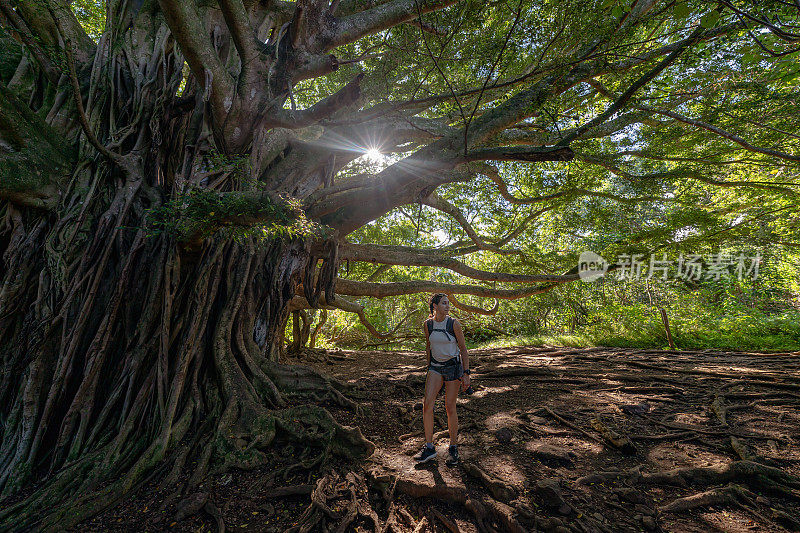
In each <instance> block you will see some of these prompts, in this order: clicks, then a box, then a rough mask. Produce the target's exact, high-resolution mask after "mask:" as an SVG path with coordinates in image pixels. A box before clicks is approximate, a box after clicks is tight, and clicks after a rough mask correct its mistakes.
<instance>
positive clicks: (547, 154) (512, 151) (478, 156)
mask: <svg viewBox="0 0 800 533" xmlns="http://www.w3.org/2000/svg"><path fill="white" fill-rule="evenodd" d="M574 156H575V154H573V153H572V149H570V148H569V147H568V146H566V147H565V146H558V147H555V146H553V147H551V146H547V147H542V148H536V147H532V146H498V147H496V148H483V149H480V150H473V151H471V152H468V153H467V155H466V156H464V159H465V160H466V161H529V162H540V161H571V160H572V158H573V157H574Z"/></svg>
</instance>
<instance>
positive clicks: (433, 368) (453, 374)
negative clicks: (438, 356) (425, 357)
mask: <svg viewBox="0 0 800 533" xmlns="http://www.w3.org/2000/svg"><path fill="white" fill-rule="evenodd" d="M428 370H429V371H430V372H435V373H436V374H439V375H440V376H442V377H443V378H444V380H445V381H455V380H457V379H461V376H463V375H464V367H463V366H462V365H461V359H459V358H458V357H453V358H451V359H448V360H447V361H445V362H444V363H440V362H439V361H437V360H435V359H433V358H431V364H430V365H429V366H428Z"/></svg>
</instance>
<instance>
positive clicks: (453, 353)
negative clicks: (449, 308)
mask: <svg viewBox="0 0 800 533" xmlns="http://www.w3.org/2000/svg"><path fill="white" fill-rule="evenodd" d="M431 320H432V321H433V329H434V330H437V329H441V330H444V331H431V334H430V335H429V336H428V340H429V341H430V343H431V357H433V359H434V360H436V361H439V362H440V363H444V362H445V361H447V360H449V359H452V358H453V357H458V355H459V349H458V343H457V342H456V338H455V335H452V334H450V333H445V332H446V331H447V317H445V319H444V320H442V321H441V322H436V321H435V320H433V319H431ZM425 327H427V325H426V326H425ZM448 336H449V337H450V338H449V339H448Z"/></svg>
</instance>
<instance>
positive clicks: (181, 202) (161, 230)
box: [147, 188, 328, 241]
mask: <svg viewBox="0 0 800 533" xmlns="http://www.w3.org/2000/svg"><path fill="white" fill-rule="evenodd" d="M242 219H245V220H246V219H259V220H263V221H264V222H263V223H260V224H256V225H238V224H233V222H235V221H237V220H242ZM147 220H148V222H149V225H148V228H149V230H150V235H151V236H155V235H160V234H170V235H173V236H175V237H177V238H187V237H189V236H194V237H196V238H204V237H208V236H210V235H211V234H213V233H214V232H216V231H225V232H227V234H228V235H229V236H230V237H233V238H235V239H238V240H242V241H243V240H245V239H249V238H256V239H258V240H269V241H271V240H275V239H282V240H291V239H295V238H308V237H312V238H320V239H325V238H327V237H328V229H327V228H325V227H323V226H321V225H319V224H317V223H315V222H313V221H310V220H309V219H308V218H306V216H305V213H304V212H303V210H302V208H301V206H300V204H299V202H298V201H297V200H296V199H292V198H288V197H281V198H280V199H279V200H278V201H274V200H270V197H269V196H267V195H266V194H264V195H260V196H259V197H258V202H254V201H253V196H252V195H246V194H232V193H226V194H220V193H217V192H215V191H209V190H207V189H197V188H195V189H191V190H190V191H189V192H188V193H185V194H181V195H178V196H176V197H174V198H173V199H171V200H169V201H168V202H166V203H165V204H164V205H162V206H160V207H157V208H154V209H151V210H150V211H149V213H148V216H147Z"/></svg>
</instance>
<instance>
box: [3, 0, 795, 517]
mask: <svg viewBox="0 0 800 533" xmlns="http://www.w3.org/2000/svg"><path fill="white" fill-rule="evenodd" d="M751 7H752V6H749V4H748V5H744V3H743V5H742V6H737V5H734V4H733V3H730V4H729V3H727V2H725V1H723V2H720V3H713V4H707V3H704V2H694V1H690V2H688V3H685V2H679V3H677V4H676V3H674V2H660V1H656V0H636V1H634V2H633V3H632V4H628V3H624V2H614V1H611V2H609V1H605V2H602V1H599V0H598V1H595V0H570V1H566V2H545V3H540V2H530V1H528V0H519V1H516V0H510V1H508V2H490V3H488V4H484V3H481V2H472V1H456V0H388V1H382V0H341V1H340V0H333V2H332V3H328V2H327V1H320V0H297V1H296V2H292V1H286V0H190V1H183V0H180V1H179V0H158V1H156V0H108V1H106V2H88V1H84V2H72V1H69V0H0V50H1V51H2V54H1V55H0V254H2V261H0V265H1V266H0V498H2V500H0V501H2V502H3V504H2V505H0V528H2V529H6V528H25V527H34V526H40V527H51V528H52V527H56V526H58V527H65V526H68V525H72V524H76V523H78V522H79V521H80V520H82V519H84V518H86V517H87V516H90V515H92V514H93V513H96V512H97V511H98V510H100V509H101V508H103V506H106V505H109V504H110V503H113V502H114V501H117V500H118V499H119V498H120V497H122V496H124V495H126V494H129V493H130V492H131V491H132V490H134V489H135V488H136V487H138V486H140V485H141V483H143V482H145V481H147V480H150V479H154V478H155V477H160V478H163V479H164V480H166V481H169V480H177V479H178V478H179V477H180V476H181V475H184V474H185V475H187V476H188V481H187V483H188V485H189V486H193V485H196V484H198V483H199V482H200V481H202V480H203V479H204V477H205V476H207V475H208V474H209V473H210V472H212V473H213V472H221V471H223V470H225V469H228V468H232V467H237V468H251V467H255V466H258V465H261V464H264V463H265V462H266V461H267V460H268V458H269V454H270V450H271V447H272V446H273V444H274V442H275V441H276V440H278V439H284V440H290V441H292V442H296V443H298V444H300V445H301V449H304V450H305V451H303V452H302V453H301V454H300V459H301V462H302V463H303V464H304V465H305V466H306V467H307V468H313V467H318V466H319V465H322V464H324V463H325V462H326V461H327V459H328V458H329V457H330V456H331V455H332V454H333V455H340V456H343V457H351V458H358V457H363V456H365V455H367V454H369V453H370V452H371V450H372V448H373V446H372V444H371V443H370V442H369V441H368V440H366V439H365V438H364V437H363V436H362V435H361V433H360V432H359V431H358V430H357V429H353V428H347V427H344V426H341V425H339V424H337V423H336V422H335V420H334V419H333V418H332V416H331V415H330V414H329V413H328V411H326V410H325V408H324V404H325V402H336V403H340V404H345V405H348V404H349V403H350V400H349V399H348V398H347V397H346V394H343V392H345V391H343V389H342V386H341V385H340V384H338V383H336V382H334V381H332V380H330V379H328V378H326V377H325V376H324V375H322V374H319V373H317V372H314V371H312V370H310V369H308V368H306V367H302V366H292V365H286V364H282V360H281V357H280V354H281V350H282V344H283V331H284V328H285V327H286V324H287V319H288V318H289V317H290V313H291V311H293V310H300V309H308V308H328V309H330V308H340V309H345V310H348V311H352V312H356V313H359V314H360V316H363V308H362V305H361V304H360V303H358V301H357V300H355V299H354V297H355V298H359V297H369V296H373V297H384V296H392V295H398V294H409V293H414V292H428V291H442V292H446V293H448V294H451V295H453V296H454V297H457V295H472V296H475V297H486V298H496V299H500V300H502V299H513V298H521V297H525V296H530V295H535V294H538V293H541V292H543V291H546V290H549V289H551V288H552V287H554V286H556V285H558V284H560V283H563V282H567V281H572V280H575V279H577V276H576V274H575V270H574V269H572V270H570V269H569V268H566V267H564V265H548V264H543V263H541V262H539V261H535V260H534V259H533V258H531V257H530V256H529V255H527V256H526V254H524V253H520V252H519V250H515V249H514V246H515V242H516V241H515V239H517V238H518V237H519V236H520V235H522V234H523V233H524V232H526V231H530V230H531V228H533V227H535V226H536V224H537V222H538V221H539V220H540V219H541V217H542V216H544V215H545V214H547V213H548V212H551V211H554V212H555V211H558V210H559V209H562V208H564V207H565V206H569V205H572V204H574V203H575V202H581V201H584V200H586V199H592V200H598V201H602V202H606V203H608V204H610V205H620V206H625V205H630V204H642V203H645V204H653V205H666V204H667V203H670V202H675V201H677V200H676V196H675V194H674V191H675V190H677V189H679V188H681V187H684V188H685V191H687V190H689V188H690V187H691V186H694V185H696V186H698V187H702V190H703V191H707V190H710V189H715V188H717V189H719V188H722V187H741V188H743V190H745V191H746V193H742V194H749V195H751V196H749V197H748V198H750V199H751V201H750V203H747V202H742V204H741V205H740V207H739V209H740V212H741V213H745V214H747V213H749V211H748V210H753V209H757V208H759V207H762V206H763V205H765V204H764V203H763V202H762V204H758V202H755V203H754V202H752V198H753V196H752V195H755V194H760V195H764V198H767V200H765V201H764V202H766V204H769V202H771V201H773V200H774V199H776V198H778V199H784V198H787V197H789V193H792V194H793V191H794V190H795V189H792V185H791V184H786V183H782V182H788V181H791V180H790V179H789V178H787V177H786V172H788V170H787V169H791V168H792V165H796V162H797V161H798V159H800V156H797V155H793V154H794V153H800V152H797V150H796V146H797V141H796V136H794V137H792V136H787V135H784V134H783V133H781V132H785V131H786V130H790V131H791V130H792V127H793V124H791V122H793V121H796V117H797V116H800V115H798V114H797V113H794V112H791V113H790V112H789V111H790V110H793V109H795V108H796V107H797V101H796V93H794V94H795V96H791V94H792V91H791V81H792V80H793V79H794V77H796V73H797V71H796V68H795V67H796V65H793V64H792V60H791V57H792V56H789V55H787V54H788V51H791V50H790V47H791V46H792V43H793V42H794V41H796V39H797V36H796V35H795V34H794V33H792V31H791V26H790V25H789V26H787V23H786V22H785V21H786V20H787V17H792V16H794V17H796V16H797V8H796V7H795V6H793V5H792V4H791V2H783V3H776V4H775V6H773V7H774V8H775V10H776V11H774V12H773V11H770V12H769V13H766V14H764V13H762V12H760V11H758V12H757V11H755V8H752V9H751ZM759 9H764V8H763V7H761V8H759ZM760 47H763V48H765V49H768V50H769V52H770V53H771V54H772V55H770V54H767V53H766V52H763V51H762V50H761V48H760ZM784 52H786V53H784ZM753 57H755V59H753ZM760 62H761V63H760ZM767 63H768V64H769V65H771V68H764V65H765V64H767ZM792 69H794V70H792ZM787 80H788V81H787ZM766 95H769V98H770V99H769V101H770V102H772V103H771V104H770V106H766V107H765V105H764V104H763V102H765V101H766V98H767V96H766ZM626 143H627V144H626ZM659 150H661V151H660V152H659ZM366 152H371V153H374V152H380V153H381V154H383V155H384V157H385V159H384V160H382V161H381V163H380V164H370V163H369V162H365V159H364V157H363V156H364V154H365V153H366ZM665 152H668V153H671V154H677V155H675V157H673V158H671V159H670V158H668V157H660V158H659V157H658V154H659V153H660V154H662V155H663V153H665ZM723 159H730V160H734V161H732V162H729V163H727V164H722V163H720V162H719V161H720V160H723ZM753 161H756V162H758V164H759V165H760V168H762V169H763V168H767V170H768V171H769V170H770V169H778V170H780V172H778V173H769V174H767V173H766V172H763V173H762V174H761V175H760V176H759V177H758V179H756V178H753V179H752V182H751V179H750V178H748V177H743V176H742V175H741V174H737V173H736V172H734V171H733V170H731V169H741V168H743V167H742V166H741V165H747V164H749V162H753ZM736 165H739V166H736ZM525 173H528V174H525ZM537 173H538V174H537ZM523 174H525V176H527V178H526V179H528V182H527V185H525V184H523V183H522V182H521V181H520V182H516V181H515V180H516V179H517V176H521V175H523ZM531 176H551V178H552V179H541V180H539V181H536V180H534V179H533V178H532V177H531ZM565 176H566V177H565ZM519 179H521V178H519ZM534 182H536V183H534ZM523 185H524V186H523ZM697 190H700V189H697ZM737 190H738V189H737ZM476 191H477V192H476ZM685 191H684V192H685ZM754 191H755V192H754ZM787 191H788V192H787ZM698 194H700V193H698ZM703 194H705V193H703ZM486 198H491V202H489V203H488V204H487V203H486ZM776 201H777V200H776ZM482 202H483V203H482ZM692 202H694V200H692ZM690 203H691V202H690ZM482 206H483V207H482ZM486 206H488V207H486ZM770 207H771V205H767V208H770ZM423 208H424V211H425V212H426V213H436V214H437V216H440V217H445V218H446V219H447V220H449V221H450V223H452V225H453V227H454V228H457V229H458V231H459V232H461V235H463V238H462V239H460V240H456V241H455V242H452V243H449V244H447V245H442V246H439V247H435V246H429V247H422V248H420V247H414V246H405V245H400V244H393V245H387V244H386V243H380V242H378V241H376V240H372V241H370V239H368V238H367V237H369V235H375V234H378V233H380V227H378V228H377V229H376V226H375V224H374V221H376V220H381V221H382V222H381V224H386V225H387V227H388V225H391V224H392V221H393V220H396V217H395V218H392V217H393V216H394V215H397V214H398V213H400V212H401V211H402V210H403V209H406V211H402V212H405V213H412V214H413V213H416V212H417V210H419V212H422V210H423ZM476 209H477V210H481V209H488V210H489V211H487V213H489V214H490V215H497V216H496V217H495V218H497V219H498V220H499V219H501V218H502V220H500V221H499V222H498V223H497V224H495V225H491V224H486V223H481V224H477V223H475V217H474V214H475V210H476ZM492 209H497V210H498V211H497V212H494V211H491V210H492ZM687 209H689V208H688V207H687ZM503 210H504V211H503ZM501 211H502V213H506V214H507V215H508V216H506V217H502V216H500V215H501ZM397 216H399V217H400V218H402V215H397ZM747 216H750V215H749V214H748V215H747ZM484 222H485V221H484ZM370 224H372V226H371V227H372V228H373V229H372V230H371V231H370V232H366V233H365V232H363V231H362V230H363V229H364V228H365V227H367V226H369V225H370ZM675 224H678V222H675ZM359 232H361V233H359ZM632 242H633V241H632ZM473 254H489V255H491V254H494V255H495V256H496V257H499V258H503V260H504V261H506V263H504V264H507V265H508V269H506V270H503V269H491V270H487V269H481V268H479V267H476V266H475V264H474V263H470V257H472V256H473ZM345 262H347V263H348V264H349V263H350V262H364V263H374V264H377V265H402V266H407V267H415V266H427V267H436V268H438V269H440V270H441V271H448V272H452V273H456V274H457V275H458V276H460V278H459V279H460V280H461V281H457V282H452V283H451V282H446V281H441V280H439V281H436V280H434V281H429V280H422V279H410V280H409V279H405V280H402V281H392V280H388V281H387V280H386V279H385V278H381V279H382V280H383V281H373V280H370V281H365V280H364V279H348V278H347V275H346V270H347V269H345V268H344V265H345ZM512 270H513V272H512ZM467 279H472V280H475V281H474V282H468V281H464V280H467ZM454 301H455V302H458V300H454ZM463 306H464V307H466V308H468V309H475V310H477V311H481V310H480V309H477V308H475V307H474V306H471V304H468V303H466V302H465V303H463Z"/></svg>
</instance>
